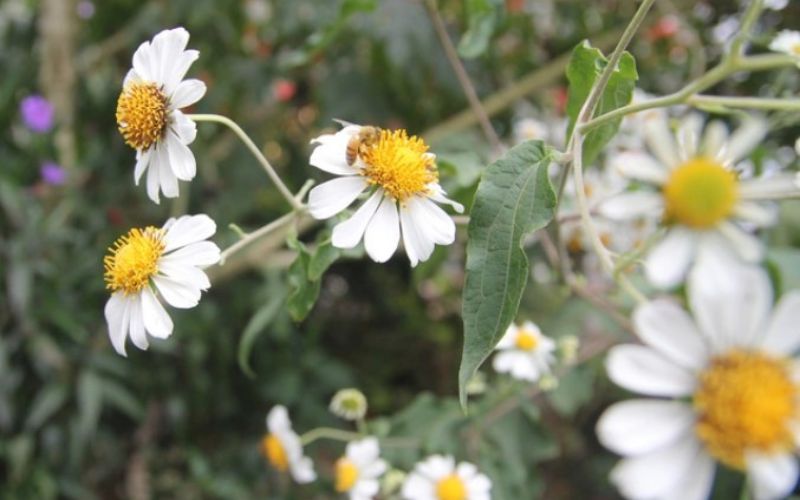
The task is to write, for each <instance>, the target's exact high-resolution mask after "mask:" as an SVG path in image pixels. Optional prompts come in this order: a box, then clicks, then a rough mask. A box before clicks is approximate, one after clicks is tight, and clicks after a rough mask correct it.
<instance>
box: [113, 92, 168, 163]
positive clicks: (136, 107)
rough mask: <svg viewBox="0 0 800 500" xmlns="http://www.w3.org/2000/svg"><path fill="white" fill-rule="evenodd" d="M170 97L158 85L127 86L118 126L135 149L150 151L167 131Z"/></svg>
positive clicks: (118, 113)
mask: <svg viewBox="0 0 800 500" xmlns="http://www.w3.org/2000/svg"><path fill="white" fill-rule="evenodd" d="M167 111H168V110H167V96H166V95H165V94H164V92H163V91H162V90H161V88H160V87H159V86H158V85H156V84H155V83H152V82H151V83H134V84H131V85H128V86H126V87H125V88H124V89H123V90H122V93H121V94H120V96H119V100H118V101H117V126H118V127H119V131H120V133H122V137H124V138H125V142H126V143H127V144H128V145H129V146H131V147H132V148H134V149H139V150H143V149H148V148H149V147H150V146H152V145H153V144H155V143H156V141H158V140H159V139H160V138H161V137H163V136H164V132H165V130H166V128H167V119H168V116H167Z"/></svg>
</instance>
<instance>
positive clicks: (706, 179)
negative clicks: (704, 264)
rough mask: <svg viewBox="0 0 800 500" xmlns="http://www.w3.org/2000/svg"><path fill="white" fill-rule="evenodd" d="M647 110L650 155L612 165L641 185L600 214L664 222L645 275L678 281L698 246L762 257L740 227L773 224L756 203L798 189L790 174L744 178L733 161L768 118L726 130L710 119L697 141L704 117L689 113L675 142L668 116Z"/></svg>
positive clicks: (664, 283) (767, 207)
mask: <svg viewBox="0 0 800 500" xmlns="http://www.w3.org/2000/svg"><path fill="white" fill-rule="evenodd" d="M653 116H654V119H652V120H649V121H647V122H646V124H645V134H646V136H645V137H646V139H647V143H648V145H649V147H650V150H651V151H652V152H653V154H654V155H655V156H654V157H653V156H650V155H649V154H646V153H640V152H628V153H622V154H620V155H618V156H617V157H616V162H615V164H614V165H613V167H614V168H616V169H618V170H619V171H620V172H621V173H622V174H623V175H626V176H628V177H630V178H632V179H636V180H638V181H640V182H641V183H644V184H645V187H644V188H643V189H639V190H637V191H630V192H626V193H623V194H621V195H619V196H617V197H615V198H613V199H611V200H608V201H607V202H605V203H603V204H602V205H601V206H600V207H599V211H600V214H601V215H603V216H605V217H608V218H610V219H613V220H630V219H632V218H639V217H647V218H650V219H656V220H659V221H660V222H661V223H662V224H663V225H666V226H667V232H666V234H665V236H664V237H663V239H662V240H660V241H658V242H657V243H656V244H655V245H654V246H653V248H652V249H651V250H650V251H649V253H648V255H647V257H646V260H645V271H646V274H647V277H648V279H649V280H650V281H651V282H652V283H653V284H654V285H656V286H658V287H662V288H670V287H674V286H676V285H677V284H679V283H680V282H681V281H682V280H683V278H684V277H685V276H686V272H687V270H688V269H689V267H690V266H691V264H692V262H693V261H694V260H695V256H696V255H697V254H699V253H705V252H711V253H712V254H715V255H719V254H721V253H726V252H729V251H731V250H733V251H735V252H736V253H737V254H738V255H739V257H740V258H741V259H743V260H745V261H749V262H757V261H760V260H761V258H762V257H763V253H764V249H763V247H762V245H761V243H760V241H759V240H758V238H756V237H755V236H754V235H753V234H751V232H750V231H748V230H746V229H745V227H747V228H755V227H765V226H769V225H772V224H774V223H775V221H776V218H777V211H776V210H774V206H772V205H771V204H765V203H760V202H763V201H765V200H770V199H778V198H781V197H784V196H788V195H793V194H794V193H796V192H797V187H796V186H795V185H794V183H793V182H792V177H791V176H790V175H788V174H776V175H772V176H769V177H766V176H762V177H758V178H746V176H747V174H746V173H744V171H745V168H744V166H743V165H736V164H737V162H739V161H740V160H742V159H743V158H744V157H745V156H746V154H747V153H748V152H749V151H750V150H751V149H752V148H753V147H755V145H756V144H758V143H759V142H760V141H761V140H762V139H763V138H764V135H765V134H766V132H767V127H766V124H765V123H764V122H763V121H762V120H759V119H756V118H751V119H749V120H748V121H746V122H745V123H744V124H743V125H742V126H741V127H739V129H737V130H736V131H735V132H734V133H733V134H730V135H729V133H728V129H727V128H726V127H725V125H724V124H722V123H721V122H718V121H712V122H710V123H709V124H708V125H706V126H705V133H704V134H702V141H701V140H700V136H701V130H702V128H703V123H702V119H701V118H700V117H699V116H697V115H689V116H688V117H687V118H686V119H685V120H684V121H683V123H682V126H681V128H680V130H679V131H678V141H677V142H676V140H675V138H674V137H673V135H672V133H671V132H670V130H669V125H668V123H667V121H666V117H665V116H664V115H653ZM647 185H650V186H652V187H653V188H655V189H647V187H646V186H647ZM740 222H741V223H745V225H741V224H740Z"/></svg>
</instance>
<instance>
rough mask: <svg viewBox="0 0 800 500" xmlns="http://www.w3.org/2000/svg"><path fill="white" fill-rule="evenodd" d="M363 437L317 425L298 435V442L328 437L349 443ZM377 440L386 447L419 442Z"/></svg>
mask: <svg viewBox="0 0 800 500" xmlns="http://www.w3.org/2000/svg"><path fill="white" fill-rule="evenodd" d="M363 437H364V435H363V434H360V433H358V432H352V431H343V430H341V429H334V428H333V427H317V428H316V429H311V430H310V431H308V432H306V433H305V434H303V435H302V436H300V444H302V445H303V446H308V445H309V444H311V443H313V442H314V441H316V440H318V439H330V440H333V441H342V442H345V443H349V442H350V441H356V440H358V439H362V438H363ZM378 440H379V441H380V443H381V446H385V447H387V448H416V447H418V446H419V442H418V441H417V440H416V439H412V438H399V437H398V438H392V437H385V438H378Z"/></svg>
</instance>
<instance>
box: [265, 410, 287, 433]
mask: <svg viewBox="0 0 800 500" xmlns="http://www.w3.org/2000/svg"><path fill="white" fill-rule="evenodd" d="M267 429H268V430H269V432H270V433H273V434H277V433H279V432H282V431H286V430H291V429H292V422H291V420H289V412H288V411H287V410H286V407H285V406H283V405H275V406H273V407H272V409H271V410H270V411H269V413H268V414H267Z"/></svg>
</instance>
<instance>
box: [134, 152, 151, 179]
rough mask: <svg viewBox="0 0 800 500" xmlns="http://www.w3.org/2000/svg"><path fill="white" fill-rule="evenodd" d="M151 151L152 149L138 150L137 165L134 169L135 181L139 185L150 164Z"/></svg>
mask: <svg viewBox="0 0 800 500" xmlns="http://www.w3.org/2000/svg"><path fill="white" fill-rule="evenodd" d="M151 152H152V149H146V150H139V151H136V167H135V168H134V169H133V181H134V183H135V184H136V185H137V186H138V185H139V180H140V179H141V178H142V174H143V173H144V171H145V169H147V167H148V166H149V165H150V154H151Z"/></svg>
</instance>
